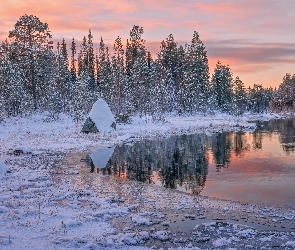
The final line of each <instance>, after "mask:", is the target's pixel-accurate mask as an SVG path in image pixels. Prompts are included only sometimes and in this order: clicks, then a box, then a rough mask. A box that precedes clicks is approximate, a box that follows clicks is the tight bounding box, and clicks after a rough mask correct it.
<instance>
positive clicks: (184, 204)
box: [0, 115, 295, 249]
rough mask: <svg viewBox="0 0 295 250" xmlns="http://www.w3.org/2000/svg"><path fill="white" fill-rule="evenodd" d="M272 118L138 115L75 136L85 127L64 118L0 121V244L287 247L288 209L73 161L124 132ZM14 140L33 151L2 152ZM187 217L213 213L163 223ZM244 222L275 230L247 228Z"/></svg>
mask: <svg viewBox="0 0 295 250" xmlns="http://www.w3.org/2000/svg"><path fill="white" fill-rule="evenodd" d="M272 117H274V116H270V115H264V116H260V117H253V116H250V115H249V116H244V117H242V118H240V119H239V121H238V120H237V118H234V117H231V116H226V115H219V116H215V117H213V116H212V117H211V116H207V117H200V116H195V117H169V118H167V119H166V122H164V123H158V124H154V123H150V122H145V121H143V120H141V119H139V118H137V119H134V120H133V123H132V124H129V125H118V126H117V130H116V131H114V132H112V133H106V134H99V133H98V134H82V133H80V130H81V126H82V125H81V124H79V125H76V124H75V123H73V122H72V121H71V120H70V118H68V117H66V116H63V117H61V118H60V120H58V121H54V122H45V121H44V120H45V116H44V115H35V116H33V117H30V118H13V119H10V120H7V121H6V122H4V123H0V161H2V162H5V164H6V165H7V166H8V167H9V169H10V173H6V174H2V175H1V176H0V249H45V248H48V249H111V248H114V249H121V248H122V249H124V248H126V249H132V248H134V249H143V248H145V247H146V248H152V249H160V248H163V249H168V248H173V249H183V248H185V249H186V248H188V249H208V248H209V249H212V248H222V249H255V248H256V249H257V248H258V249H263V248H265V249H268V248H270V247H277V248H281V249H294V248H295V232H294V230H295V229H294V230H293V231H289V232H288V231H286V230H285V229H286V228H287V229H290V230H292V229H291V228H294V227H295V208H287V207H274V206H259V205H254V204H245V203H243V204H242V203H238V202H233V201H226V200H220V199H216V198H209V197H201V196H192V195H189V194H185V193H181V192H177V191H173V190H167V189H164V188H161V187H157V186H154V185H145V184H142V183H137V182H133V181H129V180H124V179H120V180H118V179H115V178H114V177H111V176H100V175H97V174H96V175H94V174H90V173H89V170H88V168H87V167H86V166H85V165H84V164H83V163H79V159H80V158H82V156H83V155H84V154H83V153H81V154H80V152H83V151H86V150H87V149H88V148H98V147H104V146H109V145H113V144H116V143H121V142H123V141H126V140H128V139H129V138H130V137H137V138H152V137H156V136H157V137H159V136H161V137H166V136H169V135H172V134H183V133H199V132H200V133H201V132H202V133H203V132H204V133H209V134H210V133H212V132H216V131H221V130H226V131H231V130H236V129H240V128H243V129H246V130H251V129H254V128H253V123H252V124H251V123H248V122H247V121H249V120H252V121H253V120H257V119H258V118H259V119H270V118H272ZM237 124H238V125H239V126H237ZM16 147H24V148H27V149H29V150H31V151H32V153H33V155H32V154H27V155H26V154H24V155H20V156H16V155H13V154H8V153H9V152H10V151H11V149H15V148H16ZM74 163H75V164H74ZM185 219H188V220H191V221H193V220H194V219H201V220H202V219H211V220H215V221H213V222H207V221H204V222H203V223H202V221H201V222H200V221H198V225H197V223H196V226H194V227H193V229H192V230H191V231H189V232H186V231H183V230H180V229H178V228H177V227H173V224H170V223H172V222H174V221H181V220H185ZM221 219H223V221H222V220H221ZM229 219H230V220H231V221H232V220H234V221H236V220H238V221H237V222H236V223H232V222H231V223H227V222H226V221H225V220H229ZM245 221H247V222H250V223H253V225H256V224H258V223H259V225H261V224H265V225H269V226H271V227H276V228H278V231H260V230H258V229H256V228H250V227H249V226H247V225H245V224H243V223H244V222H245Z"/></svg>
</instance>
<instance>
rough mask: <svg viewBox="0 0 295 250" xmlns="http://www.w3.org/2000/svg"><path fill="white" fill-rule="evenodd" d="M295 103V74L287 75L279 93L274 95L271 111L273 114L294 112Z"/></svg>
mask: <svg viewBox="0 0 295 250" xmlns="http://www.w3.org/2000/svg"><path fill="white" fill-rule="evenodd" d="M294 101H295V74H294V75H293V76H292V75H291V74H289V73H288V74H286V75H285V76H284V78H283V81H282V83H281V84H280V86H279V88H278V90H277V91H275V92H274V93H273V96H272V99H271V102H270V110H271V111H272V112H282V111H292V112H294Z"/></svg>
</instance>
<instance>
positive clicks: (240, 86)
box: [233, 76, 248, 116]
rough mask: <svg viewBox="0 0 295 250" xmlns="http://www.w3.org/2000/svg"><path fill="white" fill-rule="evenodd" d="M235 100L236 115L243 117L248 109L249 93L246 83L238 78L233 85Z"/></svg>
mask: <svg viewBox="0 0 295 250" xmlns="http://www.w3.org/2000/svg"><path fill="white" fill-rule="evenodd" d="M233 91H234V99H233V104H234V105H233V111H234V113H235V115H237V116H239V115H242V114H243V113H244V112H245V111H246V109H247V101H248V97H247V92H246V88H245V85H244V83H243V82H242V81H241V80H240V78H239V77H238V76H237V77H236V78H235V80H234V83H233Z"/></svg>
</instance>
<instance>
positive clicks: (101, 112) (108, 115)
mask: <svg viewBox="0 0 295 250" xmlns="http://www.w3.org/2000/svg"><path fill="white" fill-rule="evenodd" d="M89 117H90V118H91V120H92V121H93V122H94V123H95V126H96V128H97V129H98V131H100V132H110V131H112V130H113V129H112V128H111V125H112V124H113V123H115V122H116V121H115V118H114V115H113V114H112V112H111V110H110V108H109V106H108V104H107V103H106V101H104V100H103V99H99V100H97V101H96V102H95V103H94V104H93V106H92V109H91V111H90V113H89Z"/></svg>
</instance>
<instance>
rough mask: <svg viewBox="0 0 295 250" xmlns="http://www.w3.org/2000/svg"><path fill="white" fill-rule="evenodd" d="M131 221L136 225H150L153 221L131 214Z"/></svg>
mask: <svg viewBox="0 0 295 250" xmlns="http://www.w3.org/2000/svg"><path fill="white" fill-rule="evenodd" d="M132 221H133V222H134V223H136V224H137V225H147V226H150V225H152V224H153V222H152V221H151V220H150V219H149V218H144V217H142V216H139V215H133V216H132Z"/></svg>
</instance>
